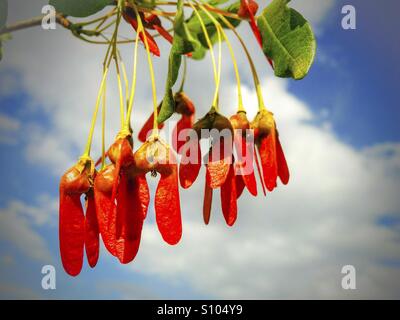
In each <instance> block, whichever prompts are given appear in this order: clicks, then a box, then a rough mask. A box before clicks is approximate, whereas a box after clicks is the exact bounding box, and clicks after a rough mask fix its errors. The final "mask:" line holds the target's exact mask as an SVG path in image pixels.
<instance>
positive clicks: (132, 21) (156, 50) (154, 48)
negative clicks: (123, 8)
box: [124, 15, 160, 57]
mask: <svg viewBox="0 0 400 320" xmlns="http://www.w3.org/2000/svg"><path fill="white" fill-rule="evenodd" d="M124 17H125V19H127V20H128V21H129V23H130V24H131V26H132V27H133V29H135V31H136V32H137V30H138V22H137V20H136V19H135V18H133V17H132V16H130V15H125V16H124ZM145 35H146V38H147V43H148V45H149V50H150V52H151V53H152V54H154V55H156V56H158V57H159V56H160V49H159V48H158V45H157V42H156V41H155V40H154V38H153V37H152V36H151V34H150V33H148V32H147V31H146V30H144V32H140V33H139V39H140V40H141V41H142V42H143V44H146V42H145Z"/></svg>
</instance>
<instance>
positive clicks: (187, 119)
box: [172, 115, 194, 154]
mask: <svg viewBox="0 0 400 320" xmlns="http://www.w3.org/2000/svg"><path fill="white" fill-rule="evenodd" d="M193 120H194V116H193V115H191V116H187V115H182V118H181V119H180V120H179V121H178V122H177V124H176V126H175V127H174V130H173V132H172V147H173V148H174V150H175V151H176V152H177V153H179V154H181V153H182V152H183V151H184V150H183V149H182V147H183V146H184V145H185V143H186V137H185V139H180V137H179V134H181V133H182V132H183V130H188V129H191V128H192V126H193ZM182 134H183V133H182ZM181 138H182V137H181Z"/></svg>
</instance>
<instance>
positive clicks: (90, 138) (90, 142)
mask: <svg viewBox="0 0 400 320" xmlns="http://www.w3.org/2000/svg"><path fill="white" fill-rule="evenodd" d="M109 62H111V59H110V60H109ZM108 68H109V64H108V66H106V68H105V69H104V72H103V78H102V80H101V84H100V90H99V93H98V95H97V100H96V105H95V108H94V114H93V118H92V125H91V127H90V132H89V137H88V141H87V143H86V148H85V152H84V153H83V157H89V156H90V149H91V147H92V140H93V133H94V128H95V126H96V119H97V113H98V111H99V106H100V100H101V96H102V94H103V90H104V84H105V82H106V79H107V74H108Z"/></svg>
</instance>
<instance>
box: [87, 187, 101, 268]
mask: <svg viewBox="0 0 400 320" xmlns="http://www.w3.org/2000/svg"><path fill="white" fill-rule="evenodd" d="M85 249H86V256H87V259H88V263H89V265H90V267H92V268H94V267H95V266H96V264H97V261H98V260H99V224H98V221H97V216H96V204H95V200H94V191H93V189H92V188H91V189H90V190H89V192H88V193H87V195H86V216H85Z"/></svg>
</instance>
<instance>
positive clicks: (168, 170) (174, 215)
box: [134, 138, 182, 245]
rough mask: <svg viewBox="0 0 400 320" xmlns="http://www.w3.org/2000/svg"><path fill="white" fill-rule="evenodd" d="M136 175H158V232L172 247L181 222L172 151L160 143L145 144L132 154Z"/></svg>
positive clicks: (156, 205) (179, 230) (177, 240)
mask: <svg viewBox="0 0 400 320" xmlns="http://www.w3.org/2000/svg"><path fill="white" fill-rule="evenodd" d="M134 158H135V174H137V175H142V176H144V175H145V174H146V173H148V172H151V173H152V175H154V174H156V173H159V174H160V175H161V178H160V181H159V182H158V186H157V190H156V195H155V203H154V207H155V213H156V221H157V226H158V229H159V231H160V233H161V236H162V237H163V239H164V241H165V242H167V243H168V244H170V245H175V244H177V243H178V242H179V240H180V239H181V237H182V220H181V208H180V199H179V186H178V168H177V165H176V158H175V155H174V154H173V152H172V150H171V148H170V147H169V146H168V145H167V144H166V143H165V142H164V141H162V140H161V139H159V138H154V139H151V140H149V141H147V142H145V143H144V144H143V145H142V146H141V147H140V148H139V149H138V150H137V151H136V152H135V154H134Z"/></svg>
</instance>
